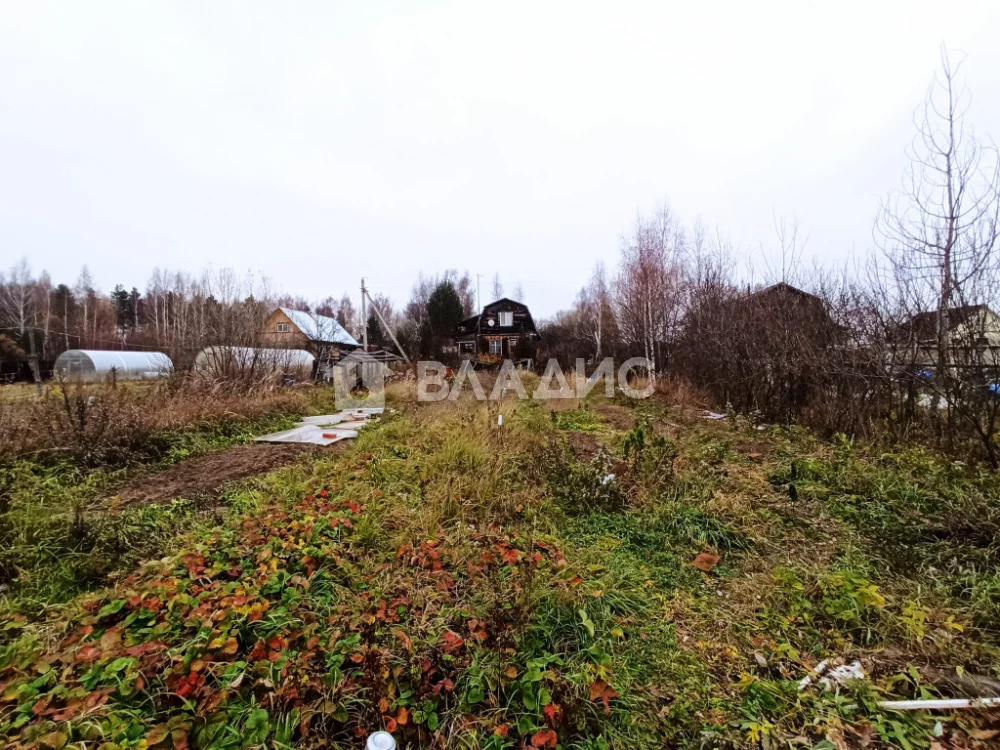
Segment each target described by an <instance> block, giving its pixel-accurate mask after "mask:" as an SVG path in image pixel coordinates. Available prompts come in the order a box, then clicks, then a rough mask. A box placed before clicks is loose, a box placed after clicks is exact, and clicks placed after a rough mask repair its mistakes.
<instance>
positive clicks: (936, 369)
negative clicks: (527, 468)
mask: <svg viewBox="0 0 1000 750" xmlns="http://www.w3.org/2000/svg"><path fill="white" fill-rule="evenodd" d="M959 67H960V66H957V65H953V64H952V63H951V61H950V60H949V58H948V56H947V54H946V53H943V54H942V64H941V71H940V73H939V74H938V75H937V76H936V77H935V79H934V81H933V82H932V84H931V86H930V87H929V89H928V92H927V96H926V100H925V101H924V103H923V104H922V106H921V107H919V108H918V110H917V112H916V116H915V118H914V119H915V125H916V131H917V134H916V137H915V139H914V141H913V143H912V144H911V147H910V149H909V151H908V155H909V159H910V168H909V170H908V173H907V174H906V175H905V177H904V179H903V181H902V187H901V188H900V189H899V190H896V191H893V192H892V193H890V194H889V196H888V197H887V198H886V199H885V201H883V203H882V205H881V206H880V208H879V211H878V213H877V216H876V218H875V220H874V222H873V244H872V248H871V251H870V252H869V253H868V254H867V256H866V257H863V258H860V259H856V260H854V261H852V262H850V263H848V264H846V265H845V266H844V267H843V268H839V269H837V268H821V267H813V268H806V267H805V266H804V264H803V263H802V255H803V243H802V242H801V241H800V238H799V233H798V230H797V227H796V225H795V224H794V222H787V221H776V222H775V229H776V252H774V253H772V254H771V257H772V258H777V259H778V261H780V262H775V263H774V264H773V265H772V266H769V267H768V268H767V271H766V274H765V277H766V278H765V279H763V280H762V281H760V282H758V283H753V282H752V281H750V280H749V279H748V274H747V273H746V270H745V269H741V268H740V260H741V259H745V258H746V257H748V256H747V254H745V253H741V252H739V251H738V249H737V248H734V247H733V246H732V244H731V243H730V242H728V241H727V240H726V238H725V237H724V236H723V235H721V234H719V233H712V232H709V231H708V230H707V229H706V228H705V227H704V226H703V225H700V224H698V223H695V224H694V225H691V226H685V225H684V224H683V223H682V222H681V221H680V220H679V218H678V217H677V216H676V215H675V214H674V213H673V212H672V211H671V210H670V208H669V206H664V207H662V208H660V209H659V210H657V211H655V212H654V213H652V214H649V215H645V216H640V217H639V218H637V219H636V221H635V223H634V225H633V226H632V228H631V230H630V231H629V232H628V233H627V234H626V235H625V236H623V238H622V240H621V245H620V248H619V257H618V262H617V265H616V266H615V267H614V268H613V269H611V270H608V269H607V268H606V267H605V266H604V264H602V263H599V264H598V265H597V266H596V268H595V269H594V271H593V273H592V275H591V277H590V280H589V282H588V283H587V284H586V286H584V288H583V289H581V290H580V293H579V295H578V297H577V299H576V301H575V303H574V305H573V306H572V308H570V309H569V310H566V311H564V312H562V313H560V314H558V315H556V316H555V317H554V318H553V319H552V320H550V321H547V322H546V324H545V325H544V327H543V330H542V334H543V340H542V341H543V349H542V351H541V352H540V354H541V355H542V356H554V357H556V358H558V359H560V360H562V361H563V363H564V364H569V363H570V362H571V361H572V360H573V358H575V357H577V356H580V355H581V353H582V354H584V355H585V356H586V357H589V358H592V359H594V360H597V359H600V358H601V357H603V356H607V355H617V356H620V357H624V356H643V357H646V358H648V359H649V361H650V362H651V365H652V366H651V368H650V377H651V378H653V379H658V378H665V377H666V378H673V379H682V380H684V381H686V382H689V383H692V384H694V385H695V386H697V387H698V388H700V389H701V390H702V392H703V393H704V394H705V395H706V398H707V399H709V400H710V401H711V402H714V403H715V404H717V405H720V406H721V405H723V404H724V405H728V406H729V407H730V409H731V410H733V411H735V412H742V413H745V414H753V415H757V416H758V418H760V419H764V420H769V421H780V422H799V423H805V424H809V425H812V426H814V427H818V428H820V429H823V430H826V431H828V432H831V433H832V432H842V433H846V434H848V435H859V434H864V435H879V436H886V437H888V438H890V439H903V440H905V439H913V438H915V437H919V438H921V439H925V440H927V441H929V442H932V443H933V444H935V445H938V446H940V447H942V448H945V449H947V450H950V451H952V452H954V453H956V454H965V453H967V452H969V451H972V452H973V453H975V454H976V455H979V456H981V457H983V458H985V459H986V460H987V461H988V462H989V463H991V464H992V465H994V466H997V465H998V464H1000V447H998V444H997V428H998V426H1000V425H998V422H997V420H998V417H1000V318H998V317H997V315H996V313H997V312H998V311H1000V309H998V304H1000V299H998V297H1000V257H998V254H997V242H998V227H1000V221H998V218H1000V161H998V158H997V149H996V147H995V145H994V144H993V143H992V141H989V140H984V139H980V138H978V137H977V136H976V135H975V134H974V132H973V130H972V128H971V126H970V124H969V123H968V122H967V121H966V120H967V113H968V104H969V96H968V92H967V91H966V90H965V88H964V87H963V86H962V83H961V79H960V76H959Z"/></svg>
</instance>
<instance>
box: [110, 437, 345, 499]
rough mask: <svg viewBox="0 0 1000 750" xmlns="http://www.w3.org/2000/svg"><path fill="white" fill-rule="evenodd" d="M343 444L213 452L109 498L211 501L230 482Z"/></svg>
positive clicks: (265, 446) (138, 480)
mask: <svg viewBox="0 0 1000 750" xmlns="http://www.w3.org/2000/svg"><path fill="white" fill-rule="evenodd" d="M341 445H342V443H334V445H332V446H328V447H325V448H324V447H320V446H315V445H294V444H291V443H288V444H280V443H279V444H269V443H251V444H249V445H239V446H236V447H235V448H229V449H226V450H219V451H213V452H211V453H206V454H205V455H203V456H197V457H196V458H192V459H189V460H187V461H182V462H180V463H178V464H176V465H174V466H171V467H170V468H168V469H165V470H163V471H160V472H157V473H155V474H149V475H146V476H140V477H136V478H135V479H133V480H131V481H130V482H129V483H128V484H126V485H125V486H124V487H122V488H121V490H120V491H119V492H118V493H117V494H116V495H114V496H113V497H111V498H109V501H110V502H112V503H116V504H119V505H148V504H151V503H162V502H167V501H170V500H173V499H174V498H179V497H180V498H185V499H187V500H194V501H196V502H201V501H205V500H212V499H214V498H216V497H218V496H219V494H220V493H221V491H222V490H223V488H224V487H225V486H226V485H227V484H230V483H231V482H235V481H237V480H240V479H247V478H248V477H252V476H256V475H258V474H263V473H265V472H267V471H270V470H271V469H276V468H278V467H280V466H286V465H288V464H290V463H294V462H295V461H296V460H298V459H299V457H301V456H303V455H305V454H308V453H313V454H316V453H322V452H324V451H326V452H329V451H330V450H335V449H337V448H339V447H340V446H341Z"/></svg>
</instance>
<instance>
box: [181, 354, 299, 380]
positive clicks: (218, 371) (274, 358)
mask: <svg viewBox="0 0 1000 750" xmlns="http://www.w3.org/2000/svg"><path fill="white" fill-rule="evenodd" d="M315 361H316V358H315V357H313V355H312V354H310V353H309V352H307V351H306V350H305V349H256V348H253V347H249V346H209V347H207V348H205V349H202V350H201V351H200V352H198V356H196V357H195V358H194V370H195V372H201V373H205V374H209V375H214V376H219V377H251V378H258V377H266V376H268V375H278V374H280V375H290V376H295V377H299V378H303V379H308V378H311V377H312V373H313V362H315Z"/></svg>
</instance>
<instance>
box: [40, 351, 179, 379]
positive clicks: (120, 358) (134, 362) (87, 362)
mask: <svg viewBox="0 0 1000 750" xmlns="http://www.w3.org/2000/svg"><path fill="white" fill-rule="evenodd" d="M52 369H53V371H54V372H55V375H56V377H58V378H63V379H65V380H82V381H84V382H93V381H98V380H104V379H105V378H107V377H110V376H111V374H112V372H113V373H114V376H115V378H117V379H119V380H144V379H147V378H161V377H164V376H166V375H169V374H170V373H171V371H172V370H173V369H174V363H173V362H171V361H170V357H168V356H167V355H166V354H164V353H163V352H116V351H98V350H95V349H68V350H67V351H64V352H63V353H62V354H60V355H59V356H58V357H57V358H56V362H55V365H53V368H52Z"/></svg>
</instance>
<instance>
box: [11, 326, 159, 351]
mask: <svg viewBox="0 0 1000 750" xmlns="http://www.w3.org/2000/svg"><path fill="white" fill-rule="evenodd" d="M24 328H25V330H28V329H30V330H32V331H37V332H39V333H45V329H44V328H39V327H38V326H25V327H24ZM0 331H15V332H17V333H21V328H20V327H19V326H7V327H0ZM48 334H49V335H50V336H72V337H73V338H75V339H77V341H78V342H79V341H80V340H82V339H83V335H82V334H79V333H70V332H69V331H55V330H53V329H51V328H50V329H49V330H48ZM90 340H91V341H97V342H99V343H102V344H106V343H112V344H115V345H117V346H129V347H133V348H137V349H154V350H157V351H158V350H160V349H162V348H164V347H163V346H150V345H149V344H126V343H123V342H122V341H121V340H120V339H106V338H92V337H91V338H90ZM122 351H124V350H122Z"/></svg>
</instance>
